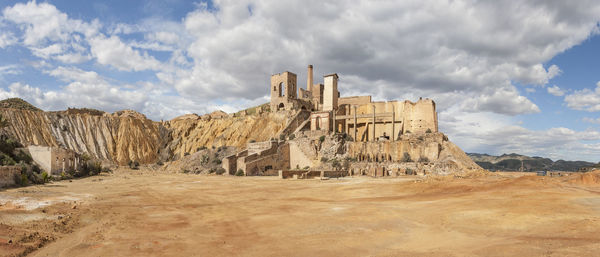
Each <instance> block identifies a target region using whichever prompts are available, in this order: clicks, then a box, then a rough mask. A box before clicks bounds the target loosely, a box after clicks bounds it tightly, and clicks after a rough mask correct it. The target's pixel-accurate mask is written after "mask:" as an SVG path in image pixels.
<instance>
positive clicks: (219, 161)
mask: <svg viewBox="0 0 600 257" xmlns="http://www.w3.org/2000/svg"><path fill="white" fill-rule="evenodd" d="M212 162H213V163H214V164H221V162H222V161H221V159H213V161H212Z"/></svg>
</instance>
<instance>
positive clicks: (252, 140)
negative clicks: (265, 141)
mask: <svg viewBox="0 0 600 257" xmlns="http://www.w3.org/2000/svg"><path fill="white" fill-rule="evenodd" d="M271 140H273V138H271ZM248 143H256V140H254V139H250V141H248Z"/></svg>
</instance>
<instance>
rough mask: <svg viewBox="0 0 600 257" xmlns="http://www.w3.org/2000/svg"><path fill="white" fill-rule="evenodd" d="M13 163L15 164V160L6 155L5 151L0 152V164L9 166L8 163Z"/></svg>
mask: <svg viewBox="0 0 600 257" xmlns="http://www.w3.org/2000/svg"><path fill="white" fill-rule="evenodd" d="M15 164H17V163H16V162H15V160H13V159H12V158H10V156H8V155H6V154H5V153H0V165H2V166H10V165H15Z"/></svg>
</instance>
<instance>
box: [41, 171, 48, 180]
mask: <svg viewBox="0 0 600 257" xmlns="http://www.w3.org/2000/svg"><path fill="white" fill-rule="evenodd" d="M49 178H50V176H48V172H45V171H44V172H42V180H43V181H44V183H46V182H48V179H49Z"/></svg>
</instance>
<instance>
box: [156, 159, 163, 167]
mask: <svg viewBox="0 0 600 257" xmlns="http://www.w3.org/2000/svg"><path fill="white" fill-rule="evenodd" d="M156 164H157V165H158V166H163V164H164V163H163V162H162V161H161V160H158V161H157V162H156Z"/></svg>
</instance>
